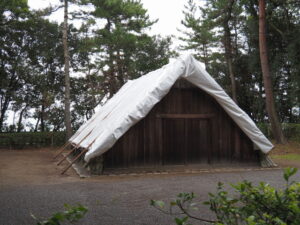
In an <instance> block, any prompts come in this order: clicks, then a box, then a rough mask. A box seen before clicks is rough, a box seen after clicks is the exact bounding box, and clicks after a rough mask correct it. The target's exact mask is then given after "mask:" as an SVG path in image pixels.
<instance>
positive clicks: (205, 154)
mask: <svg viewBox="0 0 300 225" xmlns="http://www.w3.org/2000/svg"><path fill="white" fill-rule="evenodd" d="M210 126H211V123H210V119H208V118H161V132H159V133H160V135H161V136H162V137H161V139H160V140H161V157H162V159H161V160H162V164H163V165H184V164H194V163H209V162H210V154H209V153H210V150H211V137H212V133H211V127H210Z"/></svg>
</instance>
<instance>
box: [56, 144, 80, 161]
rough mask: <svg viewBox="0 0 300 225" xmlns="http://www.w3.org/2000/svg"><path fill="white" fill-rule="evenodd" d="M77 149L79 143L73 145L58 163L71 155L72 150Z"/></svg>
mask: <svg viewBox="0 0 300 225" xmlns="http://www.w3.org/2000/svg"><path fill="white" fill-rule="evenodd" d="M76 149H77V145H76V146H73V148H72V149H71V151H69V152H68V153H67V154H66V155H65V156H64V157H63V158H62V159H61V160H60V161H59V162H58V163H57V165H58V166H59V165H60V164H61V163H62V162H63V161H64V160H65V159H66V158H67V157H68V156H69V155H71V153H72V152H74V151H75V150H76Z"/></svg>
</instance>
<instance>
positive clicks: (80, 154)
mask: <svg viewBox="0 0 300 225" xmlns="http://www.w3.org/2000/svg"><path fill="white" fill-rule="evenodd" d="M87 151H88V150H87V149H84V150H83V151H82V152H80V153H79V154H78V155H77V156H76V157H75V159H73V161H72V162H71V163H70V165H68V166H67V167H66V168H65V169H64V170H63V171H62V172H61V174H64V173H65V172H66V171H67V170H68V169H69V168H70V167H71V166H72V165H73V163H74V162H75V161H76V160H77V159H78V158H79V157H80V156H82V155H83V154H84V153H86V152H87Z"/></svg>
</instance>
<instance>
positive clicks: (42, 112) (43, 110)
mask: <svg viewBox="0 0 300 225" xmlns="http://www.w3.org/2000/svg"><path fill="white" fill-rule="evenodd" d="M44 114H45V106H44V103H42V107H41V117H40V118H41V132H44V131H45V121H44Z"/></svg>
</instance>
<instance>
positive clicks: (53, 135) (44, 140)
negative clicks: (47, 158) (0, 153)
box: [0, 132, 66, 149]
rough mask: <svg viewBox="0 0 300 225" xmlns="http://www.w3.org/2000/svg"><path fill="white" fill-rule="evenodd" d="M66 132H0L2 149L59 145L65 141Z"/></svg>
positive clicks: (0, 146)
mask: <svg viewBox="0 0 300 225" xmlns="http://www.w3.org/2000/svg"><path fill="white" fill-rule="evenodd" d="M65 138H66V134H65V132H20V133H0V148H1V149H4V148H5V149H24V148H41V147H57V146H61V145H63V144H64V143H65Z"/></svg>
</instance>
